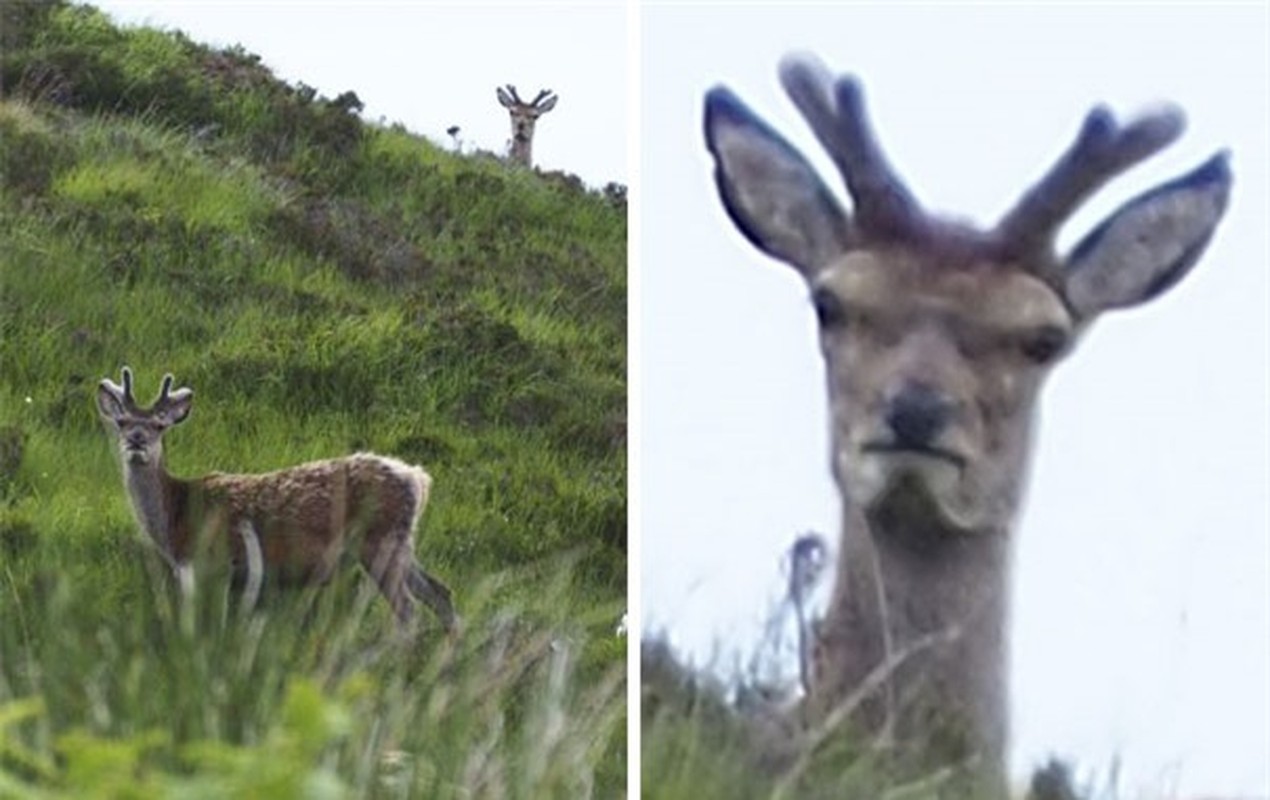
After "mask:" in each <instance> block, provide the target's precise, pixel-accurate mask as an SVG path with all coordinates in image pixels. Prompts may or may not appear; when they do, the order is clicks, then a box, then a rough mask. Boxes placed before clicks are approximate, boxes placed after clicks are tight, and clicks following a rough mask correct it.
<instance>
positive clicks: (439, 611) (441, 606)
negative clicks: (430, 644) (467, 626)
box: [406, 559, 459, 633]
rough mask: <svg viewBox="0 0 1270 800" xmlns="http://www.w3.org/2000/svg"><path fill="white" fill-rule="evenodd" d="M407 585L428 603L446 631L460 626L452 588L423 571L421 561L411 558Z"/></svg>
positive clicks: (413, 593)
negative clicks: (452, 598) (451, 591)
mask: <svg viewBox="0 0 1270 800" xmlns="http://www.w3.org/2000/svg"><path fill="white" fill-rule="evenodd" d="M406 586H407V587H408V588H409V589H410V593H411V594H412V595H414V596H415V598H416V599H418V600H421V601H423V602H424V603H425V604H427V606H428V608H430V609H432V611H433V613H435V614H436V615H437V619H439V620H441V626H442V627H443V628H445V632H446V633H455V632H456V631H457V630H458V628H459V617H458V615H457V614H455V613H454V603H453V602H452V601H451V599H450V589H449V587H447V586H446V585H445V584H444V583H442V582H441V581H439V580H437V579H436V578H434V577H432V576H431V575H429V574H428V573H426V572H424V571H423V567H421V566H419V562H418V561H415V560H413V559H411V563H410V569H409V570H408V571H407V572H406Z"/></svg>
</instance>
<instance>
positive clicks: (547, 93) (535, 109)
mask: <svg viewBox="0 0 1270 800" xmlns="http://www.w3.org/2000/svg"><path fill="white" fill-rule="evenodd" d="M495 93H496V94H497V96H498V102H499V105H501V106H502V107H503V108H506V109H507V113H508V114H510V115H511V122H512V139H511V148H510V150H509V151H508V156H509V157H510V158H511V160H512V161H513V162H515V163H517V164H520V165H521V166H523V167H532V166H533V161H534V158H533V149H534V126H535V125H536V124H537V122H538V118H539V117H541V116H542V115H543V114H546V113H547V112H548V111H550V110H551V109H553V108H555V107H556V101H557V100H559V99H560V98H559V97H557V96H556V95H555V94H552V92H551V90H550V89H543V90H542V91H540V92H538V95H537V96H536V97H534V99H533V100H532V101H531V102H528V103H526V102H525V101H523V100H521V99H520V95H519V94H517V93H516V87H515V86H512V85H511V84H510V83H509V84H507V87H506V88H504V87H502V86H500V87H498V88H497V89H496V91H495Z"/></svg>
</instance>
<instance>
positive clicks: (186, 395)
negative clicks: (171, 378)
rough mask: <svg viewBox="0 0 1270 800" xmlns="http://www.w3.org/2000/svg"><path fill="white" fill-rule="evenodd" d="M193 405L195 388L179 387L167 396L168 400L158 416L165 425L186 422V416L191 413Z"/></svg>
mask: <svg viewBox="0 0 1270 800" xmlns="http://www.w3.org/2000/svg"><path fill="white" fill-rule="evenodd" d="M193 405H194V390H193V389H177V390H176V391H175V392H172V393H170V394H169V395H168V396H167V400H166V402H164V403H163V407H162V408H161V409H160V410H159V411H158V412H157V416H158V417H159V419H160V420H162V421H163V423H164V424H165V425H177V424H180V423H182V422H184V421H185V418H186V417H188V416H189V415H190V408H191V407H192V406H193Z"/></svg>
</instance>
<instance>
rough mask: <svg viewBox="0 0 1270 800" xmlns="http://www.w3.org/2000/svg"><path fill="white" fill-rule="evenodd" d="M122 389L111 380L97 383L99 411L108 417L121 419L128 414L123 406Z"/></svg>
mask: <svg viewBox="0 0 1270 800" xmlns="http://www.w3.org/2000/svg"><path fill="white" fill-rule="evenodd" d="M122 391H123V389H121V388H120V387H119V386H116V385H115V383H114V382H113V381H111V380H103V381H102V382H101V383H99V384H97V412H98V413H99V414H101V415H102V416H103V417H106V418H108V419H119V418H121V417H123V416H125V415H126V414H127V412H126V411H125V409H124V406H123V400H122V399H121V398H122V396H123V395H122V394H121V393H122Z"/></svg>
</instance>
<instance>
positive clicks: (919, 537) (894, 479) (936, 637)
mask: <svg viewBox="0 0 1270 800" xmlns="http://www.w3.org/2000/svg"><path fill="white" fill-rule="evenodd" d="M779 76H780V81H781V84H782V86H783V87H784V89H785V92H786V94H787V95H788V96H789V98H790V99H791V100H792V102H793V104H794V106H795V107H796V109H797V110H798V111H799V113H800V115H801V116H802V117H803V118H804V119H805V120H806V122H807V124H808V125H809V127H810V129H811V131H812V133H813V134H814V135H815V138H816V140H817V141H818V142H819V143H820V145H821V146H822V147H824V149H825V150H826V151H827V152H828V154H829V156H830V158H831V160H832V162H833V164H834V166H835V168H836V169H837V171H838V172H839V173H840V175H841V178H842V179H843V181H844V182H845V185H846V190H847V195H848V196H849V198H850V201H851V210H850V212H849V213H848V211H846V210H845V209H844V207H843V205H842V204H840V202H839V201H838V199H837V198H836V197H835V195H834V193H833V192H832V191H831V190H830V188H829V187H828V186H827V185H826V184H825V183H824V182H823V181H822V180H821V178H820V176H819V175H818V173H817V171H816V170H815V168H814V167H813V166H812V165H811V164H810V162H809V161H808V160H807V159H806V157H805V156H804V155H803V154H802V153H801V152H800V151H799V150H798V149H796V148H795V147H794V146H793V145H792V144H790V143H789V142H788V141H787V140H786V139H785V138H784V137H783V136H782V135H781V134H780V133H778V132H777V131H776V130H775V129H774V128H772V127H771V126H770V125H769V124H768V123H767V122H765V121H764V120H763V119H761V118H760V117H759V116H758V115H757V114H755V112H753V111H752V110H751V109H750V108H749V107H747V106H746V105H745V104H744V103H743V102H742V100H741V99H740V98H739V97H738V96H737V95H736V94H734V93H733V92H732V91H731V90H730V89H728V88H727V87H726V86H722V85H720V86H716V87H714V88H712V89H710V90H709V91H708V92H707V94H706V96H705V103H704V134H705V142H706V145H707V149H708V151H709V153H710V155H711V157H712V162H713V173H714V179H715V184H716V188H717V190H718V193H719V195H720V197H721V199H722V203H723V207H724V209H725V210H726V212H727V215H728V216H729V218H730V219H731V222H732V223H733V224H734V225H735V227H736V228H737V229H738V230H739V231H740V233H741V234H742V235H743V236H744V238H746V239H747V240H748V241H749V242H750V243H751V244H752V245H754V246H755V247H757V248H758V249H759V250H760V251H762V252H763V253H765V254H767V255H769V256H771V257H773V258H774V259H776V260H777V261H781V262H784V263H785V264H787V265H789V266H792V267H793V268H794V270H795V271H796V272H797V274H798V275H799V276H801V278H802V279H803V281H804V282H805V283H806V286H807V290H808V293H809V295H810V301H811V302H810V305H811V306H812V309H813V310H814V313H815V316H816V318H817V321H818V338H819V346H820V351H821V354H822V356H823V362H824V365H825V377H826V384H827V391H828V403H829V419H830V428H831V430H830V441H831V446H830V450H831V452H830V468H831V472H832V476H833V478H834V481H835V483H836V484H837V487H838V490H839V494H840V496H841V501H842V512H841V513H842V523H841V529H840V532H839V539H838V542H839V546H838V548H837V551H838V553H837V557H836V574H835V578H834V585H833V589H832V595H831V598H830V600H829V602H828V605H827V608H826V610H825V613H824V616H823V618H822V619H820V621H819V623H818V624H817V626H816V642H815V645H814V655H813V668H812V670H811V672H812V674H811V675H810V677H809V683H810V690H809V692H808V693H807V694H806V696H805V697H804V698H803V700H802V706H801V708H800V710H801V711H802V712H806V710H807V709H811V711H812V712H813V713H812V715H811V718H812V719H814V720H817V721H818V723H817V724H819V725H820V726H821V727H820V728H818V729H816V730H815V732H816V733H817V735H820V736H828V735H831V734H829V733H825V728H824V726H828V725H834V726H835V729H840V726H838V723H839V722H842V721H844V720H847V721H849V722H850V723H851V724H852V725H854V726H855V727H856V729H857V730H858V731H863V732H872V733H873V734H874V735H875V736H876V739H875V741H877V742H882V743H885V744H886V745H887V747H886V748H885V750H886V752H887V753H888V754H889V758H890V764H891V768H892V769H893V770H894V775H895V776H896V777H895V778H894V780H897V781H898V780H901V779H902V778H904V777H905V776H907V777H908V778H909V779H912V778H913V776H914V775H931V774H939V775H943V776H945V777H946V778H948V780H947V782H946V784H944V787H945V788H943V789H941V796H954V797H960V796H964V795H970V796H975V797H1006V796H1008V780H1007V774H1006V755H1007V746H1008V724H1009V722H1008V721H1009V704H1008V697H1007V685H1008V676H1007V645H1008V642H1007V623H1008V619H1009V586H1010V570H1011V553H1012V545H1013V541H1014V539H1015V533H1014V531H1013V528H1014V521H1015V517H1016V514H1017V512H1018V509H1019V505H1020V499H1021V497H1022V494H1023V488H1024V483H1025V475H1026V470H1027V464H1028V460H1029V453H1030V450H1031V441H1032V432H1033V427H1034V426H1033V421H1034V418H1035V416H1036V406H1037V403H1038V395H1039V392H1040V390H1041V387H1042V385H1043V384H1044V382H1045V379H1046V377H1047V376H1048V375H1049V374H1050V373H1051V371H1052V370H1053V369H1054V367H1055V366H1056V365H1057V364H1058V363H1059V362H1060V361H1062V360H1064V359H1065V358H1066V357H1067V356H1068V355H1069V354H1070V353H1071V352H1072V351H1073V350H1074V348H1075V347H1076V345H1077V344H1078V342H1079V341H1080V339H1081V337H1082V335H1083V334H1084V333H1085V332H1086V331H1087V330H1088V329H1089V327H1090V326H1091V325H1092V324H1093V322H1094V321H1095V320H1096V319H1098V318H1099V317H1100V316H1101V314H1102V313H1103V312H1105V311H1112V310H1116V309H1121V308H1127V307H1131V306H1137V305H1139V304H1143V303H1146V302H1148V301H1150V300H1152V299H1154V298H1156V297H1158V296H1160V295H1162V294H1163V293H1164V292H1166V291H1167V290H1169V289H1170V288H1172V287H1174V286H1175V285H1177V284H1178V283H1179V282H1180V281H1181V280H1182V279H1183V278H1184V277H1185V276H1186V275H1187V274H1188V273H1189V272H1190V270H1191V268H1192V267H1194V265H1195V264H1196V263H1197V262H1198V260H1199V258H1200V256H1201V254H1202V253H1203V252H1204V250H1205V248H1206V246H1207V245H1208V243H1209V241H1210V240H1211V238H1212V236H1213V234H1214V232H1215V229H1216V227H1217V224H1218V222H1219V221H1220V220H1221V218H1222V215H1223V213H1224V211H1225V209H1226V206H1227V203H1228V200H1229V195H1230V189H1231V183H1232V175H1231V170H1230V166H1229V152H1228V151H1225V150H1222V151H1219V152H1217V153H1216V154H1214V155H1213V156H1212V157H1211V158H1209V159H1208V160H1207V161H1205V162H1204V163H1202V164H1201V165H1199V166H1198V167H1197V168H1195V169H1193V170H1192V171H1190V172H1187V173H1185V174H1183V175H1181V176H1179V177H1177V178H1175V179H1172V180H1169V181H1168V182H1165V183H1163V184H1162V185H1159V186H1156V187H1155V188H1153V189H1151V190H1149V191H1146V192H1144V193H1142V194H1140V195H1138V196H1136V197H1133V198H1132V199H1130V200H1128V201H1127V202H1125V203H1124V204H1123V205H1122V206H1120V207H1119V208H1118V209H1117V210H1115V211H1114V212H1113V213H1111V214H1110V215H1109V216H1108V217H1107V218H1106V219H1105V220H1104V221H1102V222H1101V223H1099V224H1098V225H1096V226H1095V227H1094V228H1093V229H1092V231H1091V232H1090V233H1088V234H1087V235H1086V236H1085V237H1084V238H1083V239H1082V240H1080V241H1079V242H1078V243H1077V244H1076V245H1075V246H1074V247H1073V248H1071V249H1070V250H1069V251H1068V252H1066V253H1059V252H1058V249H1057V245H1056V241H1055V240H1056V237H1057V234H1058V232H1059V230H1060V228H1061V227H1062V226H1063V225H1064V224H1065V223H1066V221H1067V220H1068V219H1069V217H1070V216H1071V215H1072V214H1073V213H1074V212H1075V210H1076V209H1077V208H1078V207H1080V206H1081V204H1082V203H1084V201H1085V200H1086V199H1088V198H1089V197H1090V196H1091V195H1093V194H1094V193H1095V192H1097V191H1098V190H1099V189H1101V188H1102V187H1103V186H1104V185H1105V184H1106V183H1107V182H1109V181H1110V180H1112V179H1113V178H1115V177H1117V176H1119V175H1121V174H1122V173H1124V172H1125V171H1127V170H1129V169H1130V168H1131V167H1133V166H1135V165H1136V164H1138V163H1140V162H1142V161H1144V160H1145V159H1147V158H1149V157H1151V156H1153V155H1155V154H1156V153H1158V152H1159V151H1161V150H1163V149H1164V148H1165V147H1166V146H1168V145H1169V144H1171V143H1172V142H1173V141H1175V140H1176V139H1177V138H1178V137H1179V136H1180V135H1181V133H1182V129H1183V127H1184V115H1183V113H1182V111H1181V110H1180V109H1179V108H1177V107H1174V106H1161V107H1157V108H1155V109H1153V110H1149V111H1146V112H1144V113H1141V114H1140V115H1138V116H1136V117H1134V118H1132V119H1130V120H1129V121H1127V122H1124V123H1121V122H1118V121H1117V120H1116V118H1115V117H1114V115H1113V114H1112V112H1111V111H1110V110H1109V109H1108V108H1106V107H1105V106H1096V107H1094V108H1093V109H1092V110H1091V111H1089V113H1088V114H1087V116H1086V117H1085V119H1084V122H1083V124H1082V126H1081V127H1080V129H1079V132H1078V134H1077V135H1076V137H1075V141H1074V142H1073V143H1072V144H1071V145H1069V147H1068V149H1066V150H1065V151H1064V152H1063V153H1062V155H1061V156H1060V157H1059V158H1058V160H1057V162H1056V163H1055V164H1054V165H1053V166H1052V167H1051V168H1050V169H1049V170H1048V171H1047V172H1046V173H1045V174H1044V175H1042V176H1041V177H1040V179H1039V180H1038V181H1037V182H1036V183H1035V184H1034V185H1033V186H1032V187H1031V188H1029V189H1028V190H1027V191H1026V192H1024V193H1023V195H1022V197H1021V198H1020V199H1019V200H1018V201H1017V203H1016V204H1015V205H1014V206H1013V207H1012V208H1011V209H1010V210H1009V211H1008V212H1007V213H1006V214H1005V215H1004V216H1003V217H1002V218H1001V219H1000V220H999V221H998V222H997V223H996V224H995V226H992V227H990V228H988V227H976V226H973V225H971V224H970V223H967V222H963V221H959V220H954V219H950V218H947V217H945V216H943V215H937V214H932V213H930V212H928V211H927V210H926V209H925V208H924V207H923V206H922V205H921V204H920V203H919V201H918V200H917V198H916V196H915V195H914V194H913V193H912V192H911V191H910V190H909V189H908V187H907V186H906V185H905V183H904V182H903V181H902V180H901V178H900V177H899V176H898V174H897V173H896V171H895V170H894V168H893V167H892V166H891V164H890V162H889V161H888V159H887V157H886V155H885V154H884V152H883V151H882V149H881V146H880V145H879V143H878V140H877V138H876V136H875V134H874V131H873V128H872V124H871V121H870V119H869V118H868V116H867V114H866V111H865V104H864V95H863V90H862V88H861V84H860V81H859V80H858V79H857V78H856V77H855V76H853V75H850V74H844V75H838V76H835V75H834V74H833V73H831V72H830V71H829V69H828V68H827V67H826V66H825V65H824V64H823V63H822V62H821V61H819V60H818V59H817V58H815V57H814V56H810V55H791V56H787V57H785V58H784V59H782V60H781V62H780V66H779ZM832 735H837V734H832ZM811 738H812V740H813V741H815V740H816V739H815V737H811ZM820 741H823V738H822V739H820ZM943 792H946V793H947V794H946V795H945V794H943Z"/></svg>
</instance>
